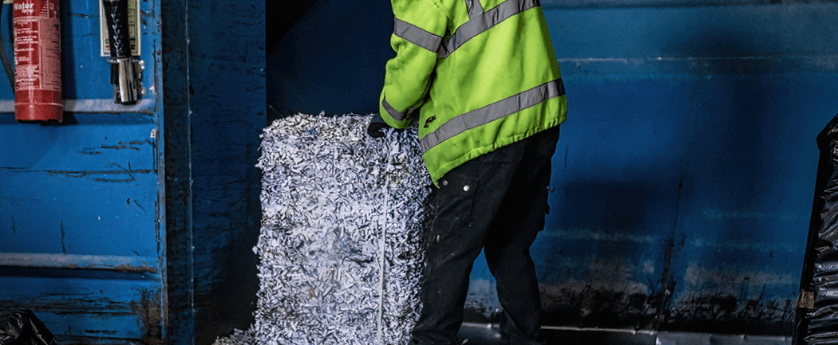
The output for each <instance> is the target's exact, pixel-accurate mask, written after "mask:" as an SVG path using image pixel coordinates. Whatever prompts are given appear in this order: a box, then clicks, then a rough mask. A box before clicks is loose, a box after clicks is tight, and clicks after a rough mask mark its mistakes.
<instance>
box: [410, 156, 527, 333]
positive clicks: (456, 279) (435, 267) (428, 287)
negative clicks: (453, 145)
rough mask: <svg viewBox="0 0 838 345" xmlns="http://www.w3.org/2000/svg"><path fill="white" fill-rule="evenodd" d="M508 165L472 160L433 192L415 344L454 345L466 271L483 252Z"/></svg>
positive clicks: (509, 174) (465, 290) (465, 289)
mask: <svg viewBox="0 0 838 345" xmlns="http://www.w3.org/2000/svg"><path fill="white" fill-rule="evenodd" d="M503 152H506V151H505V150H504V151H501V150H498V151H495V152H492V153H489V154H487V155H486V156H488V157H493V156H497V155H498V154H504V153H503ZM510 156H513V155H511V154H510ZM513 166H514V164H509V163H496V162H487V161H486V159H485V157H484V159H474V160H472V161H469V162H466V163H465V164H463V165H461V166H459V167H457V168H456V169H454V170H452V171H451V172H449V173H448V174H446V175H445V177H444V178H443V179H442V181H440V184H441V186H440V188H439V189H435V190H434V191H433V192H432V194H431V199H430V203H429V207H430V215H429V219H428V222H427V224H426V230H425V231H426V236H427V237H426V241H427V246H426V251H425V270H424V276H423V280H422V282H421V283H420V286H421V289H422V292H421V295H420V296H421V299H422V303H423V308H422V312H421V314H420V317H419V321H418V322H417V324H416V326H415V327H414V329H413V339H414V340H413V341H414V342H415V343H418V344H422V345H426V344H445V345H448V344H454V343H456V341H457V331H458V330H459V328H460V325H461V324H462V322H463V306H464V305H465V300H466V296H467V294H468V283H469V275H470V274H471V268H472V265H473V264H474V259H476V258H477V256H478V255H479V254H480V251H481V250H482V249H483V244H484V240H485V237H486V231H487V229H488V228H489V224H490V223H491V219H492V215H494V214H495V213H496V212H497V209H498V207H500V203H501V201H502V199H503V195H504V193H505V191H506V186H508V182H509V180H510V179H511V177H512V171H514V169H510V167H513Z"/></svg>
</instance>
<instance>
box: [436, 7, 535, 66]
mask: <svg viewBox="0 0 838 345" xmlns="http://www.w3.org/2000/svg"><path fill="white" fill-rule="evenodd" d="M474 1H477V0H474ZM477 3H478V4H479V3H480V2H479V1H477ZM537 6H539V0H506V1H504V2H502V3H501V4H500V5H497V6H495V7H494V8H492V9H491V10H488V11H486V12H484V13H483V14H481V15H479V16H475V17H471V16H469V18H470V19H469V21H467V22H466V23H465V24H463V25H461V26H460V27H459V28H457V31H455V32H454V34H453V35H451V37H450V38H448V39H447V40H445V41H443V42H442V44H441V45H440V46H439V51H438V52H437V54H439V58H440V59H442V58H445V57H447V56H448V55H449V54H451V53H452V52H453V51H454V50H456V49H457V48H459V47H460V46H462V45H463V44H465V43H466V42H468V40H470V39H472V38H474V37H475V36H477V35H479V34H481V33H483V32H485V31H486V30H489V29H491V28H492V27H493V26H495V25H498V23H500V22H502V21H504V20H507V19H509V18H510V17H512V16H514V15H516V14H518V13H521V12H524V11H526V10H528V9H531V8H533V7H537ZM481 9H482V8H481Z"/></svg>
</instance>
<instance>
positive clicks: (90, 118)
mask: <svg viewBox="0 0 838 345" xmlns="http://www.w3.org/2000/svg"><path fill="white" fill-rule="evenodd" d="M139 4H140V10H141V13H140V18H141V19H140V26H141V31H142V35H141V47H142V50H141V53H140V55H139V59H141V60H143V62H144V65H145V70H144V71H143V75H144V78H143V81H142V88H143V91H144V95H143V96H142V98H141V100H140V101H139V102H138V103H136V104H133V105H123V104H116V103H114V91H113V89H112V86H111V80H110V70H109V63H108V59H107V58H105V57H102V56H101V55H100V43H99V40H100V21H101V20H102V18H101V17H100V15H99V1H96V0H90V1H63V2H62V3H61V37H62V51H63V53H62V71H63V90H62V91H63V95H64V108H65V114H64V122H63V123H62V124H37V123H16V122H15V120H14V115H13V114H12V112H13V95H12V92H11V90H10V88H9V83H7V82H2V83H0V313H6V312H10V311H13V310H16V309H19V308H24V309H30V310H32V311H33V312H34V313H35V314H36V315H37V316H38V317H39V318H40V319H41V320H42V321H43V322H44V324H45V325H46V327H47V328H48V329H49V330H50V331H52V332H53V333H55V334H56V335H57V336H58V340H59V342H60V343H61V344H166V343H168V344H190V343H195V342H198V343H201V344H207V343H211V342H212V341H213V340H214V339H215V337H216V336H217V335H224V334H227V333H229V332H230V331H231V330H232V329H233V328H234V327H235V328H246V327H247V326H248V325H249V323H250V322H251V320H252V316H250V313H251V312H252V310H253V308H255V306H254V305H253V301H255V293H256V288H257V280H256V275H255V269H256V267H255V255H253V253H252V252H251V251H250V247H252V246H253V244H255V236H256V234H258V225H259V207H258V202H259V201H258V188H259V187H258V186H259V175H258V170H257V169H256V168H255V167H253V165H254V164H255V158H253V159H252V162H251V161H245V160H242V159H240V157H256V155H258V151H257V149H256V148H257V147H258V143H259V138H258V132H259V131H260V129H261V128H262V127H263V126H264V123H265V118H264V86H263V85H264V81H263V79H264V76H263V74H262V72H261V71H262V69H263V66H264V10H263V8H262V7H261V6H262V5H263V2H258V1H207V2H186V1H173V0H162V1H161V0H143V1H139ZM3 6H5V11H3V17H2V18H0V27H2V31H3V35H4V36H3V38H4V39H5V42H6V49H7V50H8V51H11V42H12V38H11V35H10V32H11V11H10V10H9V9H10V8H11V4H6V5H3ZM189 27H191V30H187V28H189ZM3 78H5V76H4V77H3ZM260 114H261V115H260ZM260 116H261V117H260ZM242 123H247V124H246V125H245V126H242ZM226 124H232V125H231V128H224V126H226ZM237 126H238V127H237ZM205 128H211V130H204V129H205ZM210 131H217V132H216V133H210ZM193 132H194V134H192V133H193ZM218 132H222V133H218ZM224 133H227V134H229V137H225V136H224V135H225V134H224ZM190 134H191V136H190ZM230 138H232V140H229V141H228V140H227V139H230ZM235 140H239V141H238V142H235ZM240 143H241V144H242V145H241V146H240V147H238V148H236V149H225V147H224V145H238V144H240ZM213 145H216V147H214V146H213ZM193 148H196V149H195V150H193ZM219 151H225V152H226V153H227V154H229V155H231V156H232V155H236V158H235V159H233V160H234V161H233V162H225V160H226V159H232V158H230V157H231V156H230V157H222V158H219V153H218V152H219ZM207 155H210V156H212V157H211V158H206V156H207ZM208 162H213V163H208ZM208 164H216V165H221V166H223V167H221V168H217V167H207V165H208ZM193 167H194V168H195V170H196V172H195V173H194V174H193V172H192V170H190V169H192V168H193ZM225 169H230V170H229V171H227V170H225ZM236 169H239V170H241V171H248V169H249V172H248V174H249V175H248V177H247V178H246V179H245V178H244V177H238V176H237V174H238V171H239V170H236ZM208 175H212V177H209V178H210V179H212V180H213V181H212V182H213V183H222V184H223V186H224V187H223V188H221V190H219V191H217V192H210V193H209V196H207V194H204V192H205V191H206V190H207V189H205V188H219V187H206V186H207V184H205V181H204V180H202V178H203V177H204V176H208ZM221 176H227V177H229V178H228V179H225V178H226V177H221ZM193 180H194V181H197V182H196V184H199V185H198V186H196V187H192V181H193ZM229 180H233V182H231V181H229ZM235 181H242V182H241V185H242V187H239V186H236V185H235V183H236V182H235ZM245 185H246V186H245ZM215 186H217V185H215ZM245 188H250V189H249V192H246V193H245V192H242V190H243V189H245ZM213 193H216V194H213ZM219 195H221V196H219ZM193 197H197V198H201V199H200V200H201V201H200V202H195V205H197V206H198V207H197V208H196V212H195V213H196V214H197V215H196V216H195V217H194V218H193V213H192V205H193ZM225 197H226V198H228V199H230V200H232V201H227V202H225V203H224V204H223V205H219V206H212V204H213V203H215V202H220V201H221V200H222V199H223V198H225ZM235 203H240V204H241V205H249V206H247V207H240V206H236V205H233V204H235ZM218 208H221V209H223V210H222V211H217V209H218ZM244 209H248V210H250V211H255V213H254V212H250V214H251V216H246V215H245V212H244V211H243V210H244ZM203 212H209V214H206V213H203ZM225 212H226V213H228V214H229V213H235V214H236V215H235V216H225ZM236 212H238V213H236ZM239 214H240V215H239ZM254 214H255V216H253V215H254ZM233 217H239V218H242V219H249V222H250V223H247V224H245V226H240V224H237V223H236V224H234V223H233V222H225V221H223V220H221V219H229V218H233ZM247 217H250V218H247ZM193 219H194V221H193ZM213 221H219V222H220V223H222V224H221V225H217V224H215V225H207V223H211V222H213ZM193 223H194V224H196V225H197V228H196V229H195V230H194V232H193V226H192V225H193ZM210 232H212V234H210ZM193 233H194V235H195V237H194V238H195V240H194V241H193ZM242 233H249V234H251V236H250V240H249V241H250V243H247V241H244V240H242V239H241V238H242V237H243V235H241V234H242ZM233 244H235V246H234V245H233ZM193 254H194V255H193ZM248 255H249V256H248ZM230 261H233V263H229V262H230ZM193 265H194V266H193ZM193 272H194V274H193ZM248 281H249V282H250V283H248ZM241 289H245V290H246V291H240V290H241ZM240 296H249V297H242V298H239V297H240ZM196 330H197V331H196ZM196 333H198V334H200V335H197V336H196ZM196 339H197V340H196Z"/></svg>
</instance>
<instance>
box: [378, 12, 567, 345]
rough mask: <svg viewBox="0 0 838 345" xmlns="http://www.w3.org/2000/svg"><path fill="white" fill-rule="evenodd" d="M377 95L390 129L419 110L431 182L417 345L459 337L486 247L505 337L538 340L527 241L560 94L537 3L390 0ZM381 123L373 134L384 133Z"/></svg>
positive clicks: (562, 110) (543, 197)
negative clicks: (390, 22) (389, 31)
mask: <svg viewBox="0 0 838 345" xmlns="http://www.w3.org/2000/svg"><path fill="white" fill-rule="evenodd" d="M391 3H392V5H393V13H394V14H395V26H394V29H393V35H392V36H391V38H390V45H391V46H392V47H393V49H394V50H395V51H396V57H394V58H393V59H391V60H389V61H388V62H387V65H386V76H385V79H384V90H383V91H382V92H381V97H380V106H381V108H380V110H381V120H383V122H386V125H389V126H392V127H395V128H405V127H407V126H409V125H410V124H411V123H412V122H413V121H415V120H416V117H417V116H418V126H419V141H420V143H421V148H422V152H423V158H424V161H425V165H426V166H427V168H428V172H429V173H430V175H431V179H432V180H433V183H434V185H435V186H436V188H434V189H433V191H432V192H431V196H430V199H429V209H430V214H429V216H428V219H427V222H426V224H425V229H424V231H425V236H426V238H427V245H426V253H425V257H426V262H425V268H424V273H423V274H424V276H423V279H422V282H421V283H420V284H421V289H422V292H421V300H422V304H423V307H422V312H421V316H420V318H419V320H418V322H417V324H416V326H415V327H414V329H413V334H412V342H413V343H414V344H420V345H429V344H446V345H447V344H456V343H457V341H458V340H457V331H458V330H459V328H460V326H461V324H462V321H463V307H464V304H465V300H466V295H467V291H468V282H469V275H470V272H471V268H472V264H473V263H474V260H475V259H476V258H477V256H478V255H479V254H480V251H481V249H484V250H485V255H486V262H487V264H488V266H489V269H490V270H491V272H492V274H493V275H494V276H495V279H496V280H497V291H498V299H499V301H500V304H501V306H502V308H503V311H502V313H503V314H502V315H501V323H500V332H501V335H502V337H503V343H504V344H540V342H539V341H538V340H537V339H538V337H539V330H540V327H541V326H540V320H539V313H540V311H541V302H540V297H539V290H538V281H537V279H536V276H535V267H534V265H533V261H532V258H531V257H530V253H529V248H530V246H531V245H532V243H533V241H534V240H535V237H536V234H537V233H538V232H539V231H540V230H541V229H542V228H543V227H544V215H545V214H546V212H547V194H548V184H549V182H550V176H551V165H550V159H551V157H552V156H553V153H554V151H555V149H556V143H557V141H558V139H559V124H561V123H562V122H563V121H564V120H565V114H566V113H567V107H566V104H567V98H566V97H565V92H564V86H563V84H562V80H561V76H560V74H559V66H558V61H557V60H556V56H555V52H554V50H553V45H552V43H551V41H550V35H549V33H548V31H547V24H546V20H545V18H544V13H543V12H542V9H541V7H540V4H539V0H391ZM383 126H385V125H384V123H382V122H377V123H376V122H373V123H372V124H371V125H370V128H369V133H370V135H373V136H377V135H382V133H381V132H380V128H381V127H383Z"/></svg>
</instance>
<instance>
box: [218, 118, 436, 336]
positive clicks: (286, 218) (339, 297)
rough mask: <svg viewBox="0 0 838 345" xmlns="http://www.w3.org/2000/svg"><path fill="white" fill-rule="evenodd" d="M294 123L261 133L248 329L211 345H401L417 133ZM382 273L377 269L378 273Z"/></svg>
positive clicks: (418, 191) (411, 277)
mask: <svg viewBox="0 0 838 345" xmlns="http://www.w3.org/2000/svg"><path fill="white" fill-rule="evenodd" d="M371 118H372V116H357V115H346V116H338V117H325V116H323V115H322V114H321V115H319V116H312V115H303V114H298V115H295V116H291V117H287V118H283V119H280V120H277V121H275V122H274V123H273V124H272V125H271V126H269V127H268V128H266V129H265V130H264V133H263V134H262V135H261V137H262V146H261V150H262V156H261V158H260V159H259V162H258V164H257V167H259V168H260V169H262V194H261V199H262V228H261V233H260V236H259V242H258V244H257V245H256V247H254V248H253V249H254V251H255V252H256V253H257V254H258V255H259V259H260V263H259V279H260V289H259V292H258V305H257V310H256V312H255V323H254V324H253V325H252V327H251V329H249V330H247V331H238V330H237V331H236V332H235V333H234V334H233V335H231V336H230V337H228V338H222V339H218V340H217V341H216V344H218V345H227V344H267V345H274V344H288V345H302V344H358V345H362V344H363V345H369V344H392V345H397V344H398V345H401V344H406V343H407V342H408V339H409V334H410V331H411V329H412V328H413V325H414V324H415V322H416V319H417V318H418V315H419V311H420V310H421V304H420V301H419V286H418V285H419V279H420V275H421V270H422V265H423V250H422V240H421V238H420V237H421V229H420V228H421V222H422V221H423V218H424V216H425V208H424V201H425V198H426V197H427V195H428V193H429V192H430V189H429V186H430V184H431V183H430V179H429V177H428V173H427V172H426V171H425V167H424V165H423V163H422V158H421V151H420V148H419V142H418V140H417V139H416V129H415V128H411V129H408V130H404V131H401V132H399V131H394V130H389V131H388V132H387V134H386V137H385V138H382V139H373V138H370V137H369V136H368V135H367V134H366V128H367V125H368V124H369V122H370V120H371ZM382 268H383V269H382Z"/></svg>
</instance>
